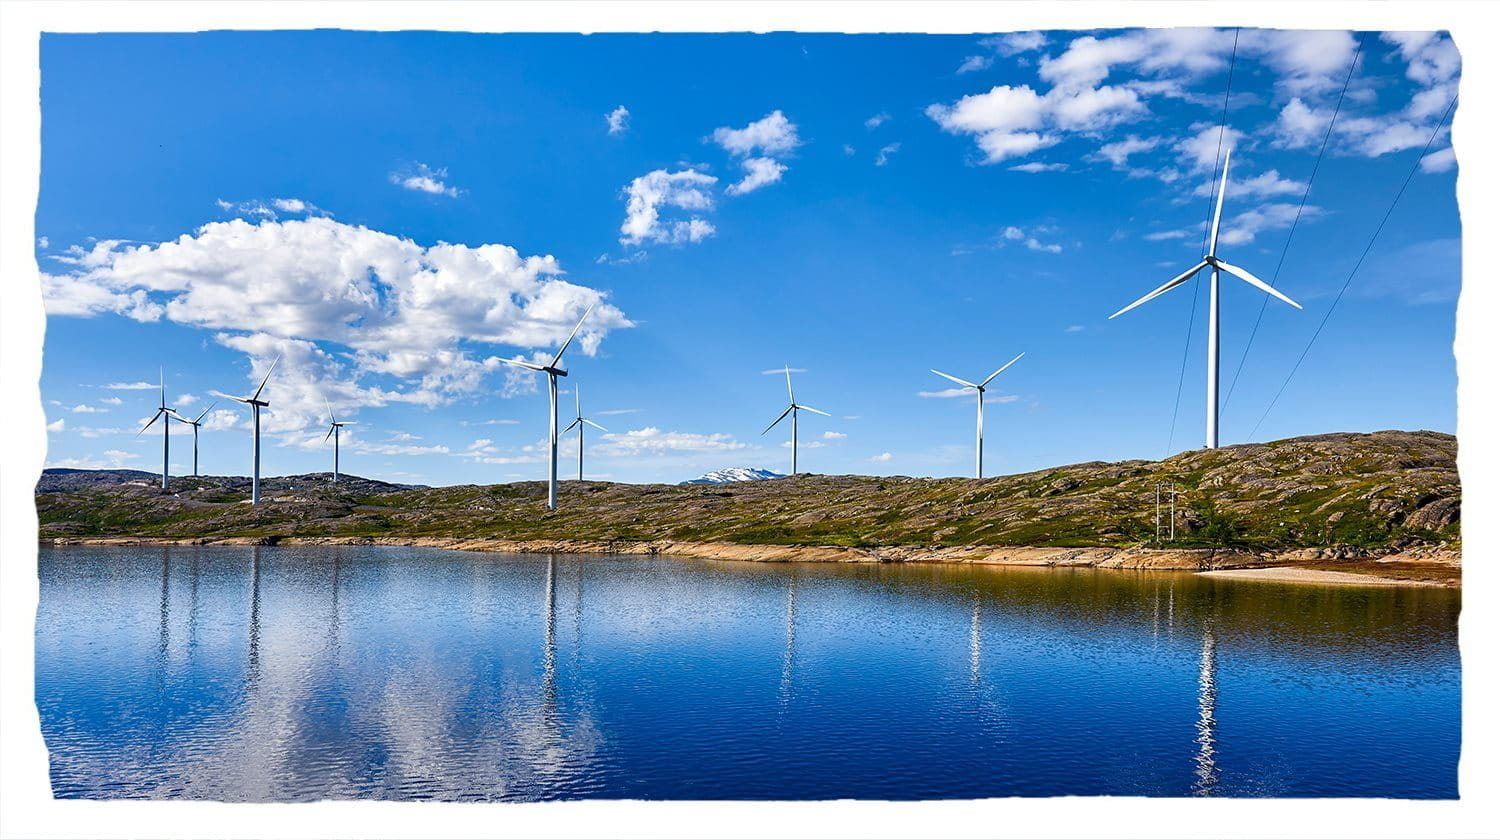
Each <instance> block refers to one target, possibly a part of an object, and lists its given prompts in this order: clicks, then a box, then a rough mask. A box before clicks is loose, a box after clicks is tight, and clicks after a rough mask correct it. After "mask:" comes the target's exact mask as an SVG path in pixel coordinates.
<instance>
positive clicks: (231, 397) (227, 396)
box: [209, 390, 250, 405]
mask: <svg viewBox="0 0 1500 840" xmlns="http://www.w3.org/2000/svg"><path fill="white" fill-rule="evenodd" d="M209 393H210V394H213V395H214V396H216V397H219V398H220V399H226V400H234V401H235V402H242V403H245V404H247V405H248V404H249V402H250V401H249V400H247V399H245V398H244V397H236V396H235V395H234V394H226V393H224V392H223V391H214V390H210V391H209Z"/></svg>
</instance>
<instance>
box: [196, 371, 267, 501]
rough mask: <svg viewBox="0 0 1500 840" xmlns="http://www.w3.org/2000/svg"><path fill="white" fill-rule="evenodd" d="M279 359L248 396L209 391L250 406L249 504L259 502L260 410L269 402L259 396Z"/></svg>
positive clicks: (217, 395)
mask: <svg viewBox="0 0 1500 840" xmlns="http://www.w3.org/2000/svg"><path fill="white" fill-rule="evenodd" d="M280 361H281V357H280V356H277V357H276V361H274V362H271V366H270V367H269V368H267V369H266V375H265V378H264V379H262V380H261V381H260V387H259V388H256V389H255V393H253V394H251V395H250V396H248V397H236V396H235V395H233V394H225V393H223V392H222V391H210V392H209V393H211V394H213V395H214V396H216V397H223V398H224V399H226V400H234V401H235V402H240V403H244V404H245V405H248V406H250V504H252V505H258V504H260V410H261V409H262V408H266V407H268V406H270V403H269V402H266V401H265V400H263V399H261V398H260V392H261V391H264V390H265V389H266V383H267V382H269V381H271V371H274V370H276V364H277V362H280Z"/></svg>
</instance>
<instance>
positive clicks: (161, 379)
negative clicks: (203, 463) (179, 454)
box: [135, 369, 197, 490]
mask: <svg viewBox="0 0 1500 840" xmlns="http://www.w3.org/2000/svg"><path fill="white" fill-rule="evenodd" d="M157 382H158V384H159V387H160V388H161V399H160V401H159V402H157V404H156V413H155V414H153V415H151V419H150V420H147V421H146V425H144V426H142V427H141V430H140V431H139V432H136V433H135V436H136V437H140V436H141V435H142V434H145V432H146V430H147V429H149V428H151V424H152V423H155V422H156V421H157V420H161V421H162V423H161V489H163V490H165V489H167V456H168V455H169V454H170V452H171V443H170V435H171V432H172V429H171V426H172V418H174V417H175V418H176V419H178V420H181V419H182V417H181V416H179V415H178V414H177V412H175V411H173V410H172V409H170V408H167V378H166V374H164V373H163V372H162V371H161V370H160V369H158V370H157ZM193 474H194V475H196V474H197V470H196V469H195V470H194V473H193Z"/></svg>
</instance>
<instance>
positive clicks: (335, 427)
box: [323, 399, 356, 484]
mask: <svg viewBox="0 0 1500 840" xmlns="http://www.w3.org/2000/svg"><path fill="white" fill-rule="evenodd" d="M323 403H324V404H325V405H327V406H328V434H326V435H324V436H323V442H324V443H327V442H328V439H329V438H330V437H331V438H333V483H334V484H338V483H339V430H340V429H342V428H344V427H345V426H352V425H355V423H356V421H354V420H340V419H338V418H337V417H334V416H333V403H331V402H328V400H327V399H324V400H323Z"/></svg>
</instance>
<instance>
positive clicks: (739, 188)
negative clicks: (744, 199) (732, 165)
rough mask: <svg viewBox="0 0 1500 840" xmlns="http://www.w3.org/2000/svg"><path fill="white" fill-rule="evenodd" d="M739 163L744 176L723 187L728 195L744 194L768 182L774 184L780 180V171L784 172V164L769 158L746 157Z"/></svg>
mask: <svg viewBox="0 0 1500 840" xmlns="http://www.w3.org/2000/svg"><path fill="white" fill-rule="evenodd" d="M740 165H741V166H743V167H744V169H745V177H744V178H741V179H740V180H739V181H738V182H736V183H733V184H730V185H729V186H728V187H726V188H725V189H724V191H725V192H727V193H729V194H730V195H744V194H745V193H747V192H753V191H754V190H758V189H760V188H761V187H764V186H766V185H768V184H774V183H776V182H777V181H780V180H781V175H782V173H783V172H786V164H783V163H779V162H777V161H775V160H772V159H771V158H764V157H756V158H746V159H745V160H744V161H742V162H741V163H740Z"/></svg>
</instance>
